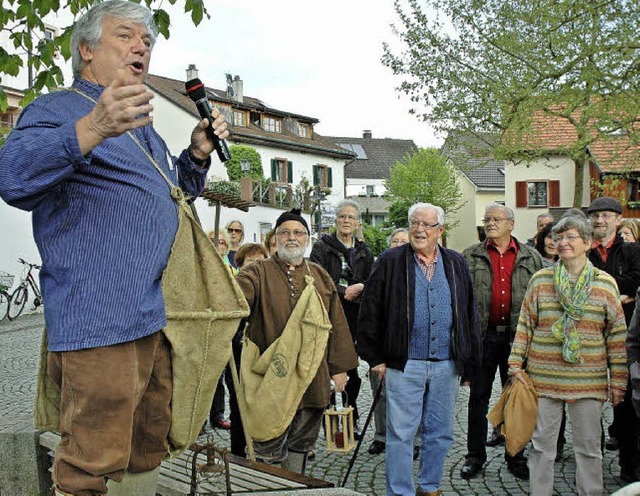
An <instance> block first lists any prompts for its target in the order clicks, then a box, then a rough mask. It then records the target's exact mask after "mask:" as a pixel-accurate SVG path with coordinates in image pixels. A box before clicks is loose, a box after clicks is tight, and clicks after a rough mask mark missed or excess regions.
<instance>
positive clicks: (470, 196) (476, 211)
mask: <svg viewBox="0 0 640 496" xmlns="http://www.w3.org/2000/svg"><path fill="white" fill-rule="evenodd" d="M457 177H458V184H459V185H460V189H461V191H462V197H463V199H464V200H466V202H467V203H466V204H465V205H464V206H463V207H462V208H461V209H460V210H459V211H458V212H456V214H454V215H451V217H450V219H447V222H454V221H456V220H458V221H459V224H458V226H457V227H456V228H454V229H452V230H451V231H450V232H449V234H448V236H447V247H448V248H451V249H453V250H456V251H459V252H462V251H463V250H465V249H466V248H468V247H469V246H471V245H473V244H475V243H477V242H478V241H479V240H478V229H477V226H481V225H482V218H483V217H484V208H485V206H486V205H488V204H489V203H493V202H499V201H504V192H503V191H499V190H495V191H492V190H479V189H478V188H477V187H476V186H475V184H473V182H471V180H469V178H468V177H467V176H465V175H464V174H461V173H458V175H457Z"/></svg>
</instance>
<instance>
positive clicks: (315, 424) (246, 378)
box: [237, 209, 357, 473]
mask: <svg viewBox="0 0 640 496" xmlns="http://www.w3.org/2000/svg"><path fill="white" fill-rule="evenodd" d="M276 245H277V253H276V254H275V255H274V256H273V257H272V258H270V259H268V260H263V261H259V262H255V263H253V264H251V265H250V266H248V267H246V268H245V269H243V270H242V271H241V272H240V274H238V276H237V281H238V283H239V284H240V287H241V288H242V290H243V292H244V294H245V296H246V298H247V301H248V303H249V307H250V309H251V315H250V316H249V324H248V326H247V328H246V335H245V340H244V349H243V356H242V362H241V373H240V376H241V379H240V382H241V394H242V396H243V399H244V402H245V404H246V406H247V411H248V415H247V416H248V424H249V425H248V428H249V432H250V434H251V437H252V438H253V446H254V449H255V453H256V457H257V458H258V459H259V460H261V461H263V462H266V463H282V467H283V468H286V469H288V470H292V471H295V472H300V473H304V469H305V463H306V454H307V452H309V451H310V450H312V449H313V448H314V444H315V442H316V439H317V438H318V433H319V431H320V425H321V423H322V413H323V410H324V409H325V407H326V406H327V405H328V404H329V395H330V387H331V386H330V381H331V380H333V382H334V387H335V391H336V392H342V391H343V390H344V387H345V385H346V383H347V374H346V371H347V370H351V369H353V368H354V367H356V366H357V355H356V352H355V349H354V346H353V342H352V340H351V334H350V333H349V326H348V324H347V321H346V318H345V315H344V312H343V309H342V306H341V304H340V300H339V297H338V293H337V290H336V287H335V285H334V283H333V281H332V279H331V277H330V276H329V274H327V272H326V271H325V270H324V269H323V268H322V267H320V266H319V265H317V264H314V263H313V262H309V261H306V260H304V258H303V254H304V251H305V249H306V248H307V246H308V245H309V227H308V225H307V222H306V221H305V219H304V218H303V217H302V216H301V215H300V211H299V210H295V209H294V210H292V211H291V212H285V213H284V214H282V215H281V216H280V217H279V218H278V220H277V221H276Z"/></svg>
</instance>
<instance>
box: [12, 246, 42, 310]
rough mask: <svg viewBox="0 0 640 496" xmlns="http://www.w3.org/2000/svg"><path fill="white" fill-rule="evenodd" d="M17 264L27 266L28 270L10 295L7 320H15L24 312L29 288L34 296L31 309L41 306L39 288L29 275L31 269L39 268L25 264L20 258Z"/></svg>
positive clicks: (31, 275) (30, 274) (33, 278)
mask: <svg viewBox="0 0 640 496" xmlns="http://www.w3.org/2000/svg"><path fill="white" fill-rule="evenodd" d="M18 262H20V263H21V264H22V265H27V266H29V270H28V271H27V275H26V276H25V277H24V278H23V279H22V281H20V285H19V286H18V287H17V288H16V289H15V291H14V292H13V293H11V300H10V301H9V309H8V316H9V320H14V319H17V318H18V317H19V316H20V314H21V313H22V311H23V310H24V307H25V305H26V304H27V301H28V300H29V287H31V291H33V294H34V299H33V309H34V310H35V309H36V308H38V307H39V306H40V305H42V294H40V288H38V283H37V282H36V279H35V277H33V274H32V273H31V272H32V271H33V269H36V270H38V269H40V266H39V265H36V264H32V263H29V262H25V261H24V260H23V259H21V258H19V259H18Z"/></svg>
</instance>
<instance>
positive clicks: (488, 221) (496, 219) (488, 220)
mask: <svg viewBox="0 0 640 496" xmlns="http://www.w3.org/2000/svg"><path fill="white" fill-rule="evenodd" d="M503 220H511V219H507V218H506V217H485V218H484V219H482V223H483V224H491V223H492V222H493V223H495V224H497V223H498V222H502V221H503Z"/></svg>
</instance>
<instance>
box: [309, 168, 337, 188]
mask: <svg viewBox="0 0 640 496" xmlns="http://www.w3.org/2000/svg"><path fill="white" fill-rule="evenodd" d="M313 185H314V186H320V187H321V188H332V187H333V177H332V174H331V167H327V166H326V165H322V164H318V165H314V166H313Z"/></svg>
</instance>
